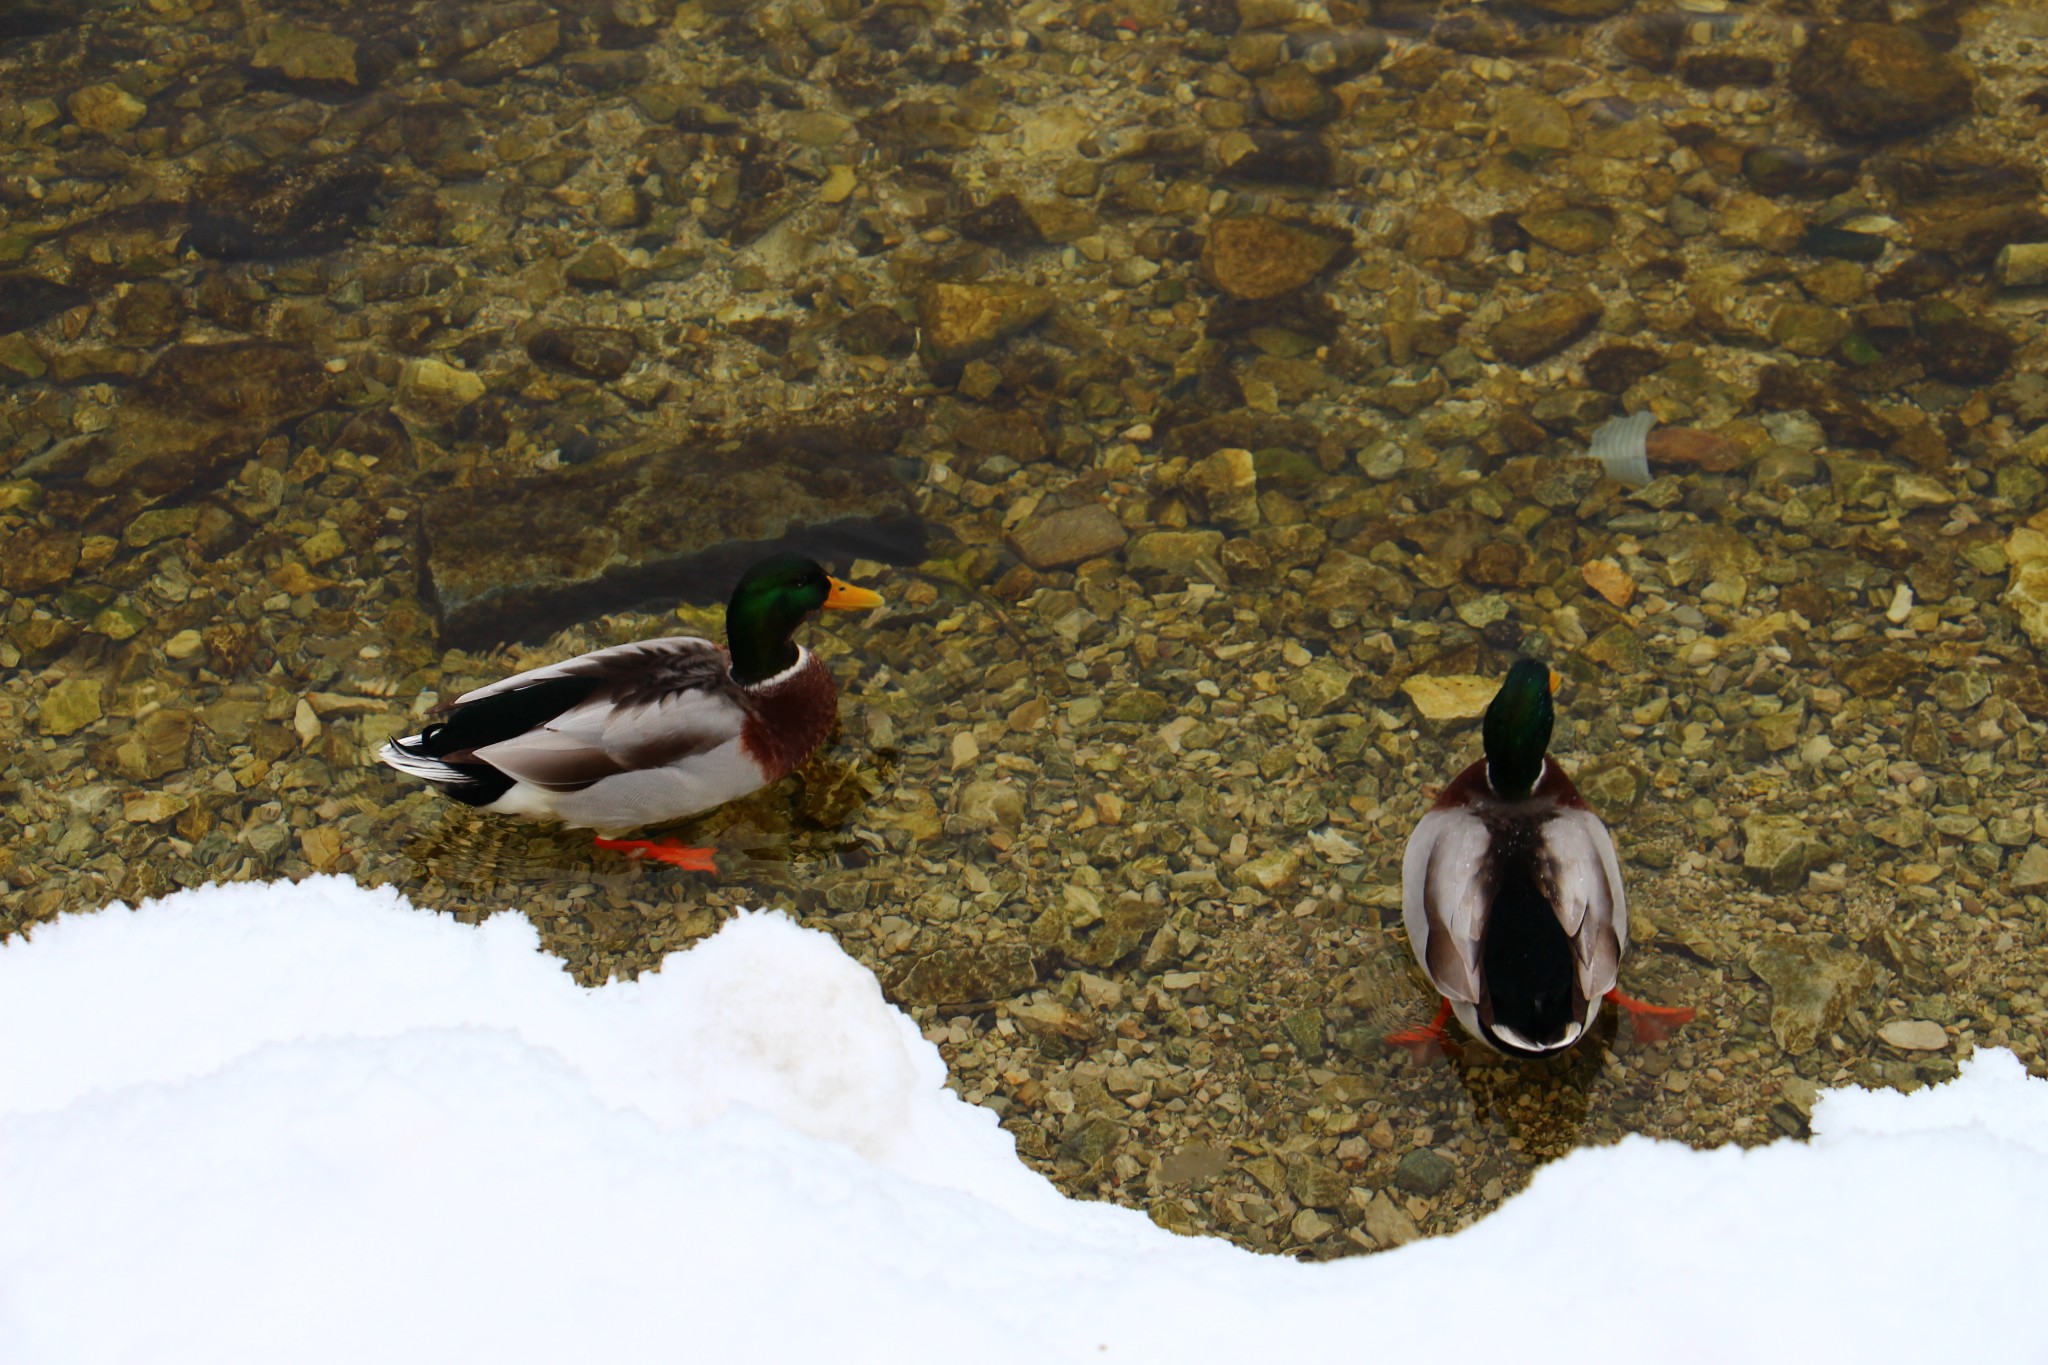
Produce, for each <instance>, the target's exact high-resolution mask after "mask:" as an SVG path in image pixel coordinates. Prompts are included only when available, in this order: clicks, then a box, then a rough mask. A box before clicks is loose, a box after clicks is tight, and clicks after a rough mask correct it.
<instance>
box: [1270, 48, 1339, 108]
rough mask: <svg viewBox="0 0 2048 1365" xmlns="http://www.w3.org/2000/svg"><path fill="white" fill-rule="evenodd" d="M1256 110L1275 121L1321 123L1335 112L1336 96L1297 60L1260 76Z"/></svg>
mask: <svg viewBox="0 0 2048 1365" xmlns="http://www.w3.org/2000/svg"><path fill="white" fill-rule="evenodd" d="M1256 88H1257V90H1258V96H1259V112H1260V113H1262V114H1264V115H1265V116H1266V117H1267V118H1269V119H1271V120H1273V121H1274V122H1275V123H1324V122H1327V121H1328V120H1329V119H1331V118H1332V117H1334V116H1335V115H1336V113H1337V100H1336V97H1335V96H1334V95H1332V94H1331V93H1330V92H1329V91H1328V90H1327V89H1325V88H1324V87H1323V83H1322V82H1321V81H1319V80H1317V79H1316V78H1315V77H1314V76H1313V75H1311V74H1310V72H1309V69H1308V68H1307V67H1305V66H1303V65H1302V64H1301V63H1299V62H1289V63H1287V64H1286V65H1285V66H1282V67H1279V68H1277V69H1275V70H1273V71H1270V72H1268V73H1267V74H1266V75H1263V76H1261V77H1259V79H1258V82H1257V86H1256Z"/></svg>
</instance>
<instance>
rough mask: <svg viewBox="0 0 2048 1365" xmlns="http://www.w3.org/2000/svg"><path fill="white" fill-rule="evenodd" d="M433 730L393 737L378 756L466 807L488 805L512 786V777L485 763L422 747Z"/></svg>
mask: <svg viewBox="0 0 2048 1365" xmlns="http://www.w3.org/2000/svg"><path fill="white" fill-rule="evenodd" d="M433 734H434V731H433V729H432V728H429V729H428V730H427V732H426V733H425V734H422V735H408V736H406V737H405V738H404V739H396V740H392V741H391V742H390V743H388V744H386V745H385V746H384V747H383V748H381V749H379V750H378V751H377V757H378V758H380V759H382V760H384V762H386V763H388V764H390V765H391V766H392V767H394V768H396V769H398V771H400V772H402V773H404V774H405V775H406V776H407V777H417V778H420V779H421V780H423V781H426V782H431V783H433V784H434V785H435V786H436V787H438V788H440V790H441V792H442V794H443V795H446V796H452V797H454V798H455V799H456V800H457V801H460V802H462V803H463V804H464V805H469V806H489V805H490V804H491V803H492V802H494V801H496V800H497V799H498V798H499V797H501V796H503V795H504V794H505V793H506V792H508V791H510V790H511V789H512V787H513V786H514V783H513V780H512V779H511V778H510V777H509V776H507V775H506V774H504V773H501V772H499V771H498V770H497V769H496V768H493V767H492V766H491V765H490V764H488V763H450V762H449V761H448V760H447V759H445V758H436V757H434V756H433V755H432V754H429V753H422V752H421V750H422V749H423V748H424V747H425V746H426V745H427V744H429V743H431V742H432V739H433Z"/></svg>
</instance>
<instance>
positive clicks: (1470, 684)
mask: <svg viewBox="0 0 2048 1365" xmlns="http://www.w3.org/2000/svg"><path fill="white" fill-rule="evenodd" d="M1401 691H1402V692H1404V693H1406V694H1407V696H1408V700H1409V702H1410V704H1412V705H1413V706H1414V707H1415V713H1416V714H1417V715H1418V716H1420V717H1422V720H1423V723H1424V724H1426V725H1429V726H1432V727H1448V726H1455V725H1467V724H1470V723H1471V722H1473V721H1475V720H1478V719H1479V718H1480V717H1481V716H1484V715H1485V714H1486V708H1487V707H1488V706H1490V705H1492V703H1493V698H1494V694H1495V693H1497V692H1499V691H1500V679H1498V678H1480V677H1474V676H1472V675H1471V674H1448V675H1444V676H1438V675H1435V674H1430V673H1417V674H1415V675H1414V676H1412V677H1409V678H1406V679H1403V680H1402V683H1401Z"/></svg>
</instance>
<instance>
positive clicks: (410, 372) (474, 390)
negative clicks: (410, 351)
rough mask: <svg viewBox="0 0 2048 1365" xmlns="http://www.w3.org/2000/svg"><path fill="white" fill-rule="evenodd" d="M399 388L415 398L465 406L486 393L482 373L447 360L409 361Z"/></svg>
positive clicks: (402, 374) (401, 376)
mask: <svg viewBox="0 0 2048 1365" xmlns="http://www.w3.org/2000/svg"><path fill="white" fill-rule="evenodd" d="M398 387H399V389H400V390H401V391H402V392H404V393H407V394H410V395H412V396H413V397H415V398H424V399H427V400H429V401H431V402H439V403H452V404H455V405H456V406H462V405H464V404H468V403H474V402H475V401H476V400H477V399H479V398H481V397H483V396H484V380H483V376H482V375H480V374H476V373H475V372H473V371H470V370H458V369H456V368H455V367H454V366H453V365H450V364H449V363H448V362H447V361H445V360H434V359H431V358H429V359H423V360H409V361H407V362H406V364H405V369H404V371H403V372H402V373H401V374H400V376H399V381H398Z"/></svg>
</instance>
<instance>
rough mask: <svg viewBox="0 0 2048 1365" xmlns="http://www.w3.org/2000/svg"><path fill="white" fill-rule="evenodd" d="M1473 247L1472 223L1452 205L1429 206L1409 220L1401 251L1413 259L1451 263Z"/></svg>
mask: <svg viewBox="0 0 2048 1365" xmlns="http://www.w3.org/2000/svg"><path fill="white" fill-rule="evenodd" d="M1471 245H1472V220H1471V219H1469V218H1467V217H1466V216H1465V215H1464V214H1462V213H1460V212H1458V211H1457V210H1456V209H1454V208H1452V207H1451V206H1450V205H1449V204H1426V205H1424V206H1423V207H1422V208H1420V209H1417V210H1416V211H1415V216H1414V217H1413V218H1411V219H1409V220H1408V235H1407V237H1406V238H1405V239H1404V240H1403V242H1402V244H1401V247H1402V250H1404V251H1406V252H1407V253H1408V257H1409V259H1410V260H1416V261H1450V260H1456V259H1457V258H1458V257H1460V256H1463V255H1464V254H1465V252H1466V251H1467V250H1468V249H1470V247H1471Z"/></svg>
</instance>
